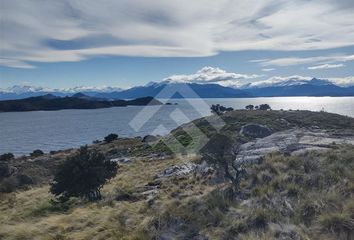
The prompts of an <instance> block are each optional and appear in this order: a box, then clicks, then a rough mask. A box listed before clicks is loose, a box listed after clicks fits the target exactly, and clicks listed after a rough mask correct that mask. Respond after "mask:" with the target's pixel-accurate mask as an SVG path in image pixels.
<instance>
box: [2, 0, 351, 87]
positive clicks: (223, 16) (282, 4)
mask: <svg viewBox="0 0 354 240" xmlns="http://www.w3.org/2000/svg"><path fill="white" fill-rule="evenodd" d="M177 2H178V3H177ZM0 11H1V25H0V34H1V35H0V37H1V38H0V50H1V51H0V88H7V87H10V86H13V85H35V86H43V87H50V88H68V87H75V86H103V85H105V86H117V87H123V88H127V87H131V86H136V85H144V84H146V83H148V82H150V81H161V80H163V79H174V80H176V79H177V80H181V79H182V80H188V81H194V80H196V79H197V78H198V79H199V80H200V78H201V75H202V78H203V79H209V80H210V79H211V78H213V79H212V81H211V80H210V82H217V80H215V79H219V80H220V79H221V81H219V82H220V83H221V84H222V85H235V86H237V85H239V84H243V83H247V82H257V81H267V80H269V81H271V80H272V79H286V78H287V77H293V76H295V75H296V76H298V77H299V78H306V77H317V78H326V79H331V80H332V81H335V82H336V83H338V84H340V85H345V86H347V85H354V14H353V12H354V2H353V1H350V0H341V1H340V0H339V1H338V0H336V1H335V0H312V1H308V0H287V1H285V0H284V1H283V0H277V1H275V0H269V1H259V0H247V1H246V0H234V1H232V0H231V1H230V0H225V1H224V0H221V1H216V2H215V3H214V2H210V1H209V2H207V1H203V0H196V1H193V3H191V2H190V1H184V0H182V1H181V2H179V1H166V0H164V1H162V0H156V1H154V2H150V1H149V2H148V1H140V0H131V1H126V0H118V1H113V0H105V1H103V2H102V3H100V4H98V3H97V1H80V0H71V1H67V0H63V1H58V2H55V3H53V2H51V3H49V2H43V1H38V0H34V1H28V2H24V1H19V0H1V10H0ZM206 66H209V67H212V68H208V69H207V71H206V70H205V68H204V67H206ZM203 68H204V70H203V71H202V74H201V72H200V71H201V69H203ZM215 69H216V70H215ZM198 71H199V72H198ZM214 78H215V79H214Z"/></svg>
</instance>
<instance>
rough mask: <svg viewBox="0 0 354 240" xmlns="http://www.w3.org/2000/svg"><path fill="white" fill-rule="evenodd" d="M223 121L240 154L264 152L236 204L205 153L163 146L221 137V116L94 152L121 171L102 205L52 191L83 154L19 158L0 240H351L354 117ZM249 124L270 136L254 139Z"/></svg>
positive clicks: (288, 115)
mask: <svg viewBox="0 0 354 240" xmlns="http://www.w3.org/2000/svg"><path fill="white" fill-rule="evenodd" d="M221 117H222V119H223V121H224V123H225V125H224V126H222V129H221V132H222V133H223V134H226V135H230V136H232V137H233V138H234V139H235V140H236V143H237V144H241V151H240V152H239V155H238V157H242V154H243V153H246V154H247V155H249V153H252V154H255V152H256V153H257V154H258V155H257V156H258V158H257V161H253V160H252V161H250V163H249V164H247V166H246V168H245V170H246V173H247V174H246V175H245V177H244V178H243V179H242V181H241V184H240V191H239V192H238V194H237V196H236V197H233V198H230V196H229V189H230V183H229V182H228V181H227V180H226V179H225V178H224V177H222V176H221V175H220V174H219V172H218V170H217V169H215V168H213V167H212V166H211V165H207V164H206V163H205V162H204V161H203V159H202V158H201V155H199V154H198V153H196V152H194V154H192V153H193V152H191V154H189V155H182V156H181V157H178V155H174V154H172V153H171V152H170V151H169V150H168V149H167V148H166V146H164V144H163V143H162V142H159V141H161V140H164V141H167V142H168V141H170V140H171V139H172V136H174V137H175V138H177V139H178V140H179V142H181V143H183V144H184V145H186V146H187V145H188V143H191V139H190V138H188V137H187V135H186V132H185V130H183V129H188V128H192V126H195V125H196V126H198V128H200V129H201V130H202V131H203V133H204V134H206V135H207V136H208V137H209V138H212V137H213V136H214V135H215V134H216V130H215V129H214V128H213V127H212V126H211V125H210V124H209V122H212V121H213V119H215V118H216V116H210V117H206V118H202V119H197V120H195V121H194V122H193V123H189V124H186V125H184V126H183V129H182V127H180V128H178V129H176V130H174V131H172V133H171V134H170V135H168V136H166V137H164V138H163V139H160V140H158V143H157V144H155V145H150V144H148V143H146V141H144V140H142V139H141V138H135V139H118V140H116V141H114V142H112V143H104V142H100V143H96V144H93V145H91V146H89V148H90V149H98V150H100V151H101V152H103V153H104V154H105V156H106V157H107V158H108V159H113V160H114V161H117V162H119V165H120V169H119V172H118V175H117V176H116V177H115V178H114V179H113V180H111V181H110V182H109V183H108V184H107V185H106V186H105V187H104V189H103V195H104V198H103V200H101V201H99V202H94V203H92V202H87V201H85V200H80V199H77V198H73V199H71V200H70V201H69V202H67V203H65V204H58V203H55V202H53V200H52V199H53V196H52V195H51V194H50V193H49V192H48V190H49V188H48V183H49V182H50V180H51V179H52V177H53V173H54V172H55V169H56V168H57V166H58V165H59V164H60V163H61V162H62V161H64V160H65V158H66V157H67V156H71V155H72V154H74V153H75V152H76V150H75V149H71V150H66V151H59V152H53V153H51V154H45V155H43V156H40V157H21V158H17V159H14V160H11V161H10V162H8V163H7V164H8V165H9V167H10V169H13V174H12V175H10V176H7V177H5V178H4V177H3V178H2V180H1V179H0V189H1V190H2V191H3V192H2V193H1V195H0V196H1V199H0V209H1V212H2V213H3V214H1V215H0V225H1V227H0V238H1V239H24V238H26V239H225V240H226V239H235V240H236V239H252V240H253V239H281V240H284V239H289V240H292V239H294V240H295V239H318V240H320V239H321V240H322V239H339V240H341V239H343V240H349V239H353V236H354V235H353V234H354V201H353V199H354V186H353V182H354V157H353V156H354V148H353V144H354V130H353V129H354V119H353V118H349V117H344V116H340V115H336V114H329V113H324V112H309V111H294V112H291V111H233V112H229V113H227V114H225V115H222V116H221ZM249 125H257V126H262V127H266V128H267V129H268V130H269V132H268V133H267V134H265V135H264V136H262V137H258V136H256V135H252V134H254V132H249V133H248V134H247V132H245V130H246V126H249ZM214 126H215V125H214ZM256 134H260V133H259V132H257V131H256ZM272 143H275V144H276V145H274V146H273V145H271V144H272ZM191 149H192V148H191ZM242 151H243V152H242ZM250 151H251V152H250ZM24 176H27V177H28V178H26V177H24ZM24 179H27V181H24ZM28 179H31V181H29V180H28ZM16 189H17V190H16ZM13 190H16V191H13ZM5 192H7V193H5Z"/></svg>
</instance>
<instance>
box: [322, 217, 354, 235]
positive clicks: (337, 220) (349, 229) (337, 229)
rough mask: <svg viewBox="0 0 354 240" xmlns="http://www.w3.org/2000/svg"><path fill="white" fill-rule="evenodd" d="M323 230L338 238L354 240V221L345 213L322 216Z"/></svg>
mask: <svg viewBox="0 0 354 240" xmlns="http://www.w3.org/2000/svg"><path fill="white" fill-rule="evenodd" d="M319 223H320V225H321V229H322V230H323V231H325V232H328V233H334V234H336V236H338V237H339V236H345V237H344V238H343V239H353V238H351V237H354V219H353V218H351V217H350V216H349V215H347V214H344V213H331V214H326V215H322V216H320V219H319Z"/></svg>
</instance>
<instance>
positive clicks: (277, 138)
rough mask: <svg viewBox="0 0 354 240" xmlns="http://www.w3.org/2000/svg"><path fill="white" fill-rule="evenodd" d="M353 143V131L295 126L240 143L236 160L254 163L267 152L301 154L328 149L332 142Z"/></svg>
mask: <svg viewBox="0 0 354 240" xmlns="http://www.w3.org/2000/svg"><path fill="white" fill-rule="evenodd" d="M334 143H336V144H354V132H353V133H348V132H346V133H344V132H338V131H326V130H320V129H302V128H295V129H289V130H286V131H281V132H276V133H274V134H271V135H270V136H268V137H264V138H260V139H256V140H254V141H251V142H248V143H245V144H243V145H241V147H240V152H239V154H238V156H237V158H236V160H237V161H245V162H247V163H256V162H259V160H260V159H262V157H263V156H265V155H266V154H268V153H271V152H282V153H285V154H301V153H303V152H306V151H310V150H319V151H323V150H328V149H330V148H332V147H333V144H334Z"/></svg>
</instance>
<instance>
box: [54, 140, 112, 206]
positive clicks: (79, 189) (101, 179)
mask: <svg viewBox="0 0 354 240" xmlns="http://www.w3.org/2000/svg"><path fill="white" fill-rule="evenodd" d="M117 168H118V165H117V163H115V162H111V161H110V160H107V159H106V158H105V156H104V155H103V154H102V153H101V152H98V151H96V150H92V151H89V150H88V148H87V146H85V147H81V148H80V150H79V152H78V153H77V154H76V155H74V156H72V157H69V158H67V160H66V161H65V162H64V163H63V164H62V165H61V166H60V167H59V170H58V172H57V173H56V175H55V176H54V181H53V183H52V184H51V188H50V191H51V193H53V194H54V195H56V196H57V197H59V199H62V200H63V201H66V200H68V199H69V198H70V197H83V198H86V199H88V200H89V201H94V200H100V199H101V189H102V187H103V185H104V184H105V183H106V182H107V181H108V180H109V179H111V178H113V177H114V176H115V175H116V174H117Z"/></svg>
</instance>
